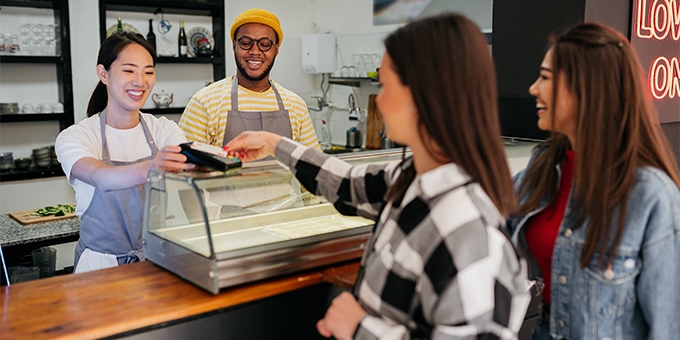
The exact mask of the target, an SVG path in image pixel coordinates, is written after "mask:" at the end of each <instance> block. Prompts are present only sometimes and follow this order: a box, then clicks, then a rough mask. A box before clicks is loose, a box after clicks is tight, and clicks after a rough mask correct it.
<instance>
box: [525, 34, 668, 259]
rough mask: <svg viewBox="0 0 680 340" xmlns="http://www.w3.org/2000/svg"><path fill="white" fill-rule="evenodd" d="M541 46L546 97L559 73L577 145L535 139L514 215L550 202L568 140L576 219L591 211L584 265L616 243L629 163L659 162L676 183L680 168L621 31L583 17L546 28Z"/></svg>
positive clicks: (631, 180) (610, 253)
mask: <svg viewBox="0 0 680 340" xmlns="http://www.w3.org/2000/svg"><path fill="white" fill-rule="evenodd" d="M548 50H551V51H552V55H553V60H552V69H553V84H555V85H554V87H553V103H556V102H557V90H558V88H557V87H558V86H557V85H556V84H559V83H560V78H562V77H564V79H565V83H566V86H567V89H568V90H569V91H570V92H571V93H573V94H574V96H575V98H576V103H577V106H576V107H577V108H578V109H577V110H578V112H577V118H576V119H577V127H576V137H575V138H576V145H575V146H572V145H570V143H569V141H568V139H567V137H566V136H564V135H561V134H558V133H553V134H552V136H551V137H550V138H548V139H547V140H546V141H545V142H544V143H542V144H541V145H539V146H538V148H539V149H540V150H538V156H537V157H536V159H535V161H534V162H532V164H531V166H529V168H528V169H527V171H526V174H525V176H524V178H525V180H524V181H523V182H522V184H521V186H520V189H519V197H520V198H522V199H523V203H522V205H521V206H520V208H519V211H518V213H517V215H518V216H522V215H526V214H527V213H529V212H530V211H532V210H533V209H535V208H536V207H538V205H539V204H540V202H541V200H542V199H544V198H545V197H548V199H549V201H550V202H553V201H554V200H555V199H556V196H557V192H558V181H559V175H558V173H557V170H556V165H558V164H560V163H561V162H562V160H563V159H564V157H565V153H566V151H567V150H568V149H570V148H572V147H573V148H574V153H575V154H576V157H577V162H576V169H575V177H574V183H575V189H574V193H573V197H574V203H575V208H576V210H575V211H576V213H577V214H578V215H577V216H578V218H577V226H581V225H582V224H583V223H584V222H585V220H586V218H588V217H589V218H590V220H589V222H588V225H587V231H586V241H585V245H584V247H583V251H582V252H581V259H580V264H581V267H585V266H586V265H588V263H590V262H591V261H592V260H593V258H594V256H595V254H596V253H598V252H599V260H598V266H600V267H602V266H603V265H604V264H605V263H607V264H609V263H611V260H612V258H613V257H614V256H615V255H616V252H617V251H618V247H619V244H620V242H621V238H622V236H623V227H624V219H625V216H626V202H627V201H628V198H629V195H630V192H631V190H632V188H633V185H634V184H635V172H636V169H637V168H638V167H640V166H651V167H655V168H658V169H660V170H662V171H664V172H666V173H667V174H668V176H669V177H670V178H671V179H672V180H673V182H675V185H676V186H678V187H680V175H679V173H678V167H677V164H676V163H675V161H674V159H673V156H672V153H671V149H670V147H669V145H668V142H667V140H666V139H665V137H664V135H663V132H662V130H661V126H660V124H659V121H658V118H657V113H656V110H655V109H654V107H653V105H652V103H651V101H650V100H649V98H648V96H647V94H646V88H645V85H644V80H643V79H644V78H643V72H642V69H641V68H640V63H639V62H638V59H637V56H636V55H635V52H634V51H633V49H632V47H631V46H630V44H629V43H628V41H627V39H626V38H625V37H624V36H623V35H621V34H620V33H618V32H616V31H615V30H613V29H611V28H609V27H607V26H604V25H601V24H598V23H585V24H580V25H577V26H574V27H571V28H568V29H566V30H564V31H563V32H561V33H558V34H556V35H553V36H552V37H551V39H550V44H549V46H548ZM553 114H554V113H553ZM553 121H554V120H553ZM595 174H606V175H604V176H597V175H595ZM613 221H617V222H616V225H615V226H614V225H612V224H613Z"/></svg>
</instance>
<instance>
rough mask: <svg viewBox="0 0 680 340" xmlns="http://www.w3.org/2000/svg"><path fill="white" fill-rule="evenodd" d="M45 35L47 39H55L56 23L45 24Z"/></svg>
mask: <svg viewBox="0 0 680 340" xmlns="http://www.w3.org/2000/svg"><path fill="white" fill-rule="evenodd" d="M43 36H44V38H45V40H46V41H51V40H54V39H55V37H54V25H45V26H43Z"/></svg>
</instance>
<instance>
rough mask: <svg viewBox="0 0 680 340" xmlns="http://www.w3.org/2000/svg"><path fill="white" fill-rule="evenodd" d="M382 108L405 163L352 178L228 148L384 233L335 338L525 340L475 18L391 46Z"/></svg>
mask: <svg viewBox="0 0 680 340" xmlns="http://www.w3.org/2000/svg"><path fill="white" fill-rule="evenodd" d="M385 46H386V52H385V55H384V57H383V61H382V65H381V68H380V81H381V83H382V88H381V90H380V94H379V95H378V97H377V104H378V107H379V109H380V111H381V112H382V114H383V121H384V123H385V130H386V132H387V136H388V137H389V138H390V139H391V140H393V141H396V142H398V143H400V144H404V145H407V146H409V147H410V148H411V150H412V154H413V156H412V157H409V158H408V159H405V160H404V161H402V162H401V163H398V164H397V163H393V164H380V165H379V164H368V165H358V166H351V165H349V164H347V163H345V162H344V161H342V160H339V159H337V158H334V157H331V156H328V155H325V154H320V153H318V152H316V151H315V150H313V149H309V148H307V147H304V146H302V145H300V144H298V143H295V142H293V141H292V140H290V139H288V138H282V137H281V136H277V135H274V134H271V133H267V132H245V133H243V134H241V135H239V136H238V137H236V138H235V139H234V140H233V141H231V142H230V143H229V144H228V145H227V148H228V150H229V151H230V152H232V153H234V154H237V155H239V156H240V157H241V158H242V159H243V160H244V161H248V160H253V159H258V158H262V157H264V156H267V155H274V156H276V158H277V159H278V160H279V161H281V162H283V163H284V164H286V165H287V166H288V167H289V168H290V169H291V171H292V172H293V173H295V175H296V177H297V178H298V179H299V180H300V182H301V183H302V184H303V185H304V186H305V187H306V188H307V189H308V190H309V191H311V192H314V193H316V194H317V195H323V196H324V197H326V198H327V199H328V200H329V201H331V202H334V204H335V207H336V208H337V209H338V211H340V212H341V213H343V214H348V215H357V214H358V215H361V216H364V217H367V218H371V219H373V220H375V221H376V229H375V232H374V234H373V237H372V239H371V240H370V241H369V244H368V245H367V248H366V252H365V254H364V256H363V259H362V269H361V271H360V273H359V277H358V278H357V281H356V284H355V292H354V295H352V294H350V293H347V292H346V293H342V294H340V295H339V296H338V297H336V298H335V300H334V301H333V303H332V305H331V306H330V308H329V309H328V311H327V312H326V315H325V317H324V318H323V319H322V320H320V321H319V322H318V323H317V329H318V330H319V332H320V333H321V335H323V336H326V337H330V336H334V337H336V338H337V339H350V338H355V339H381V338H389V339H413V338H437V339H469V338H477V337H480V338H495V339H499V338H500V339H513V338H516V336H517V331H518V330H519V328H520V326H521V324H522V320H523V318H524V314H525V312H526V307H527V305H528V302H529V299H530V297H529V294H528V292H527V290H526V266H525V263H524V261H523V260H522V259H520V258H519V257H518V256H517V254H516V253H515V250H514V248H513V247H512V245H511V243H510V241H509V240H508V238H507V236H506V234H505V232H504V230H505V219H506V217H507V216H508V213H509V212H510V210H511V209H513V208H514V207H515V203H516V202H515V196H514V194H513V188H512V182H511V178H510V173H509V170H508V166H507V164H506V161H505V154H504V151H503V147H502V145H501V140H500V137H499V136H500V127H499V122H498V114H497V108H496V99H495V98H496V88H495V84H496V81H495V76H494V70H493V66H492V62H491V57H490V54H489V50H488V47H487V43H486V40H485V39H484V36H483V35H482V34H481V32H480V30H479V28H478V27H477V26H476V25H475V24H474V23H472V21H470V20H469V19H467V18H465V17H463V16H461V15H457V14H445V15H441V16H437V17H431V18H426V19H423V20H419V21H416V22H413V23H411V24H409V25H407V26H404V27H403V28H401V29H399V30H397V31H396V32H394V33H392V34H391V35H390V36H388V37H387V39H386V40H385Z"/></svg>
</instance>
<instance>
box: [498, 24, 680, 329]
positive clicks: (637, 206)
mask: <svg viewBox="0 0 680 340" xmlns="http://www.w3.org/2000/svg"><path fill="white" fill-rule="evenodd" d="M529 92H530V93H531V94H532V95H533V96H535V97H536V107H537V109H538V112H537V114H538V127H539V128H540V129H542V130H547V131H551V132H552V134H551V137H550V138H548V139H547V140H546V141H545V142H543V143H541V144H539V145H538V146H537V147H536V149H535V150H534V152H533V155H532V158H531V160H530V162H529V166H528V167H527V169H525V170H524V171H522V172H521V173H519V174H518V175H517V176H516V177H515V189H516V190H517V192H518V196H519V199H520V208H519V210H518V212H517V214H515V216H514V217H513V218H511V220H510V223H509V225H510V228H511V230H512V239H513V242H514V243H515V245H516V246H517V247H518V248H520V249H522V250H524V252H525V253H526V255H527V256H528V257H529V258H530V277H531V278H532V279H534V280H536V283H537V285H536V286H537V287H544V289H543V291H542V293H541V294H540V296H541V297H542V300H543V302H544V304H543V312H542V313H541V316H542V317H541V321H539V324H538V326H537V328H536V330H535V332H534V335H533V338H534V339H548V338H550V337H553V338H558V339H673V338H677V337H678V336H680V322H679V321H678V320H679V319H678V315H677V312H678V311H680V288H679V285H680V191H679V190H678V187H679V186H680V175H679V174H678V168H677V165H676V163H675V162H674V160H673V157H672V156H671V153H670V148H669V147H668V143H667V141H666V140H665V138H664V136H663V133H662V131H661V127H660V125H659V122H658V119H657V114H656V112H655V110H654V109H653V107H652V104H651V103H650V101H649V100H648V98H647V97H646V88H645V85H644V81H643V76H642V70H641V68H640V65H639V62H638V60H637V57H636V56H635V53H634V51H633V50H632V48H631V46H630V44H629V43H628V41H627V40H626V38H624V37H623V36H622V35H621V34H619V33H618V32H616V31H614V30H613V29H610V28H608V27H606V26H603V25H600V24H593V23H586V24H581V25H578V26H574V27H572V28H569V29H567V30H565V31H564V32H562V33H561V34H558V35H556V36H555V37H553V38H552V39H551V43H550V45H549V46H548V51H547V53H546V55H545V58H544V60H543V62H542V64H541V70H540V76H539V78H538V79H537V80H536V82H535V83H534V84H533V85H532V86H531V87H530V88H529ZM536 298H538V297H536Z"/></svg>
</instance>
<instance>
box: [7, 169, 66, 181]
mask: <svg viewBox="0 0 680 340" xmlns="http://www.w3.org/2000/svg"><path fill="white" fill-rule="evenodd" d="M59 176H65V175H64V170H63V169H62V168H61V165H54V166H50V167H47V168H36V167H32V168H28V170H16V169H10V170H2V171H0V182H9V181H20V180H26V179H37V178H49V177H59Z"/></svg>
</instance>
